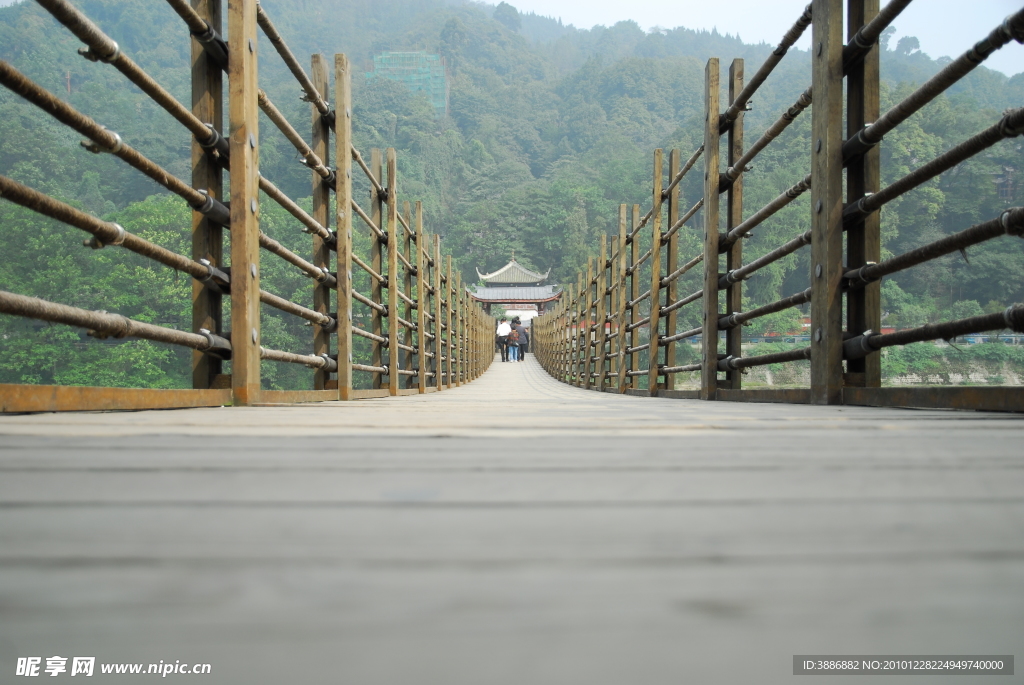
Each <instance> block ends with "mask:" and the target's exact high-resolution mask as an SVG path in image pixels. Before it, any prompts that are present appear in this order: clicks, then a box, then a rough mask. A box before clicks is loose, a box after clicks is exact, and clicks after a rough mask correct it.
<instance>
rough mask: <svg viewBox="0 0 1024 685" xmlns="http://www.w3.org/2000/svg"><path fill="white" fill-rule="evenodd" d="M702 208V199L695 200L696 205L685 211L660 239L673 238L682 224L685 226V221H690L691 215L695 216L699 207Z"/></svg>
mask: <svg viewBox="0 0 1024 685" xmlns="http://www.w3.org/2000/svg"><path fill="white" fill-rule="evenodd" d="M703 206H704V198H701V199H699V200H697V204H695V205H694V206H693V207H690V209H689V210H687V212H686V214H684V215H683V216H681V217H680V218H679V220H678V221H676V222H675V223H674V224H672V227H671V228H670V229H668V230H667V231H665V235H663V236H662V237H661V238H662V240H668V239H669V238H671V237H672V236H674V235H675V234H676V231H678V230H679V229H680V228H682V227H683V224H685V223H686V222H687V221H689V220H690V219H692V218H693V215H694V214H696V213H697V211H698V210H699V209H700V208H701V207H703Z"/></svg>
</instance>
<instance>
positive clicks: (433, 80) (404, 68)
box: [366, 52, 448, 117]
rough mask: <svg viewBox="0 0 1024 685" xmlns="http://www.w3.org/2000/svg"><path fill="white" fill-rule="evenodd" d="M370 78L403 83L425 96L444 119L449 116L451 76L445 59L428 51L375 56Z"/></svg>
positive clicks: (411, 90) (386, 53) (389, 53)
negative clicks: (449, 79) (449, 76)
mask: <svg viewBox="0 0 1024 685" xmlns="http://www.w3.org/2000/svg"><path fill="white" fill-rule="evenodd" d="M366 76H367V78H386V79H391V80H392V81H401V82H402V83H404V84H405V87H406V88H408V89H409V91H410V92H413V93H422V94H423V95H425V96H426V97H427V99H428V100H430V104H431V105H433V106H434V112H435V113H436V114H437V116H439V117H441V116H444V115H446V114H448V74H447V68H446V66H445V61H444V57H440V56H438V55H431V54H430V53H427V52H385V53H382V54H380V55H374V56H373V71H371V72H369V73H367V74H366Z"/></svg>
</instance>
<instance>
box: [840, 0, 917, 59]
mask: <svg viewBox="0 0 1024 685" xmlns="http://www.w3.org/2000/svg"><path fill="white" fill-rule="evenodd" d="M910 2H911V0H892V1H891V2H890V3H889V4H888V5H886V6H885V7H883V8H882V9H881V10H879V11H878V14H876V15H875V18H874V19H872V20H871V21H870V22H868V23H867V24H865V25H864V26H862V27H860V30H858V31H857V33H856V35H854V37H853V38H851V39H850V41H849V44H847V45H845V46H843V72H844V73H846V72H847V71H849V68H850V64H851V63H852V62H854V61H856V60H858V59H860V58H861V57H863V56H864V54H865V53H866V52H867V51H868V50H870V49H871V46H873V45H874V44H875V41H877V40H878V37H879V36H880V35H882V31H884V30H885V29H886V28H887V27H888V26H889V24H891V23H892V22H893V20H894V19H895V18H896V17H898V16H899V14H900V12H902V11H903V10H904V9H906V8H907V5H909V4H910Z"/></svg>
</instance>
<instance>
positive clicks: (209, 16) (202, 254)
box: [192, 0, 230, 389]
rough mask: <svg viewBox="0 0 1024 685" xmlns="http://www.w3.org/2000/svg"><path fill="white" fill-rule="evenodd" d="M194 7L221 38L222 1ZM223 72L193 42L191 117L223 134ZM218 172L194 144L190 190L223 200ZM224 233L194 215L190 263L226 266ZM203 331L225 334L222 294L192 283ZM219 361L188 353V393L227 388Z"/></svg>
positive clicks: (196, 2) (195, 327)
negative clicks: (193, 390)
mask: <svg viewBox="0 0 1024 685" xmlns="http://www.w3.org/2000/svg"><path fill="white" fill-rule="evenodd" d="M192 7H193V9H195V10H196V12H198V13H199V16H201V17H202V18H203V19H205V20H206V23H207V24H209V25H210V26H211V27H212V28H213V29H214V30H216V31H217V32H218V33H221V34H223V29H222V26H221V0H192ZM222 74H223V71H222V70H221V68H220V65H218V64H217V63H216V62H215V61H214V60H213V59H211V58H210V56H209V55H208V53H207V52H206V49H205V48H204V47H203V44H202V43H200V42H199V41H198V40H196V38H195V36H193V37H192V113H193V114H195V115H196V116H197V117H199V119H200V121H203V122H207V123H210V124H211V125H212V126H213V128H214V130H215V131H217V132H218V133H222V132H223V130H224V126H223V122H224V106H223V100H224V98H223V95H222V92H223V77H222ZM222 179H223V176H222V172H221V166H220V164H219V163H218V161H217V158H216V157H215V155H214V154H213V151H212V150H207V149H205V148H203V147H202V146H201V145H200V144H199V141H197V140H195V139H194V138H193V139H192V187H193V188H202V189H205V190H206V192H207V193H209V194H210V197H212V198H214V199H216V200H223V199H224V196H223V181H222ZM223 242H224V238H223V230H222V229H221V227H220V226H219V225H218V224H215V223H214V222H212V221H210V220H209V219H207V218H206V216H205V215H203V214H201V213H199V212H192V259H194V260H195V261H197V262H198V261H199V260H200V259H206V260H208V261H209V262H210V263H211V264H212V265H213V266H217V267H221V266H223V265H224V252H223ZM199 329H206V330H208V331H210V332H212V333H216V334H218V335H220V334H223V332H224V331H223V301H222V293H221V290H220V288H219V287H217V285H216V284H215V283H202V282H201V281H198V280H196V279H192V331H193V332H198V331H199ZM229 383H230V379H229V378H225V377H224V375H223V362H221V360H220V359H218V358H216V357H214V356H211V355H207V354H203V353H202V352H198V351H195V352H193V353H192V387H193V388H196V389H205V388H212V387H227V384H229Z"/></svg>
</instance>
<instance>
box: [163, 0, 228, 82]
mask: <svg viewBox="0 0 1024 685" xmlns="http://www.w3.org/2000/svg"><path fill="white" fill-rule="evenodd" d="M167 3H168V4H169V5H170V6H171V9H173V10H174V11H175V12H177V13H178V16H179V17H181V18H182V19H184V20H185V24H186V25H187V26H188V29H189V32H190V33H191V34H192V37H193V38H195V39H196V40H197V41H199V42H200V43H201V44H202V45H203V47H204V48H205V49H206V52H207V54H209V55H210V56H211V57H212V58H213V61H214V62H216V63H217V64H218V65H219V66H220V68H221V69H227V66H228V46H227V44H226V43H225V42H224V39H223V38H221V36H220V34H219V33H217V32H216V31H215V30H214V29H213V27H212V26H210V25H209V24H208V23H207V22H206V20H205V19H203V18H202V17H200V16H199V13H198V12H196V11H195V10H194V9H192V6H191V5H189V4H188V1H187V0H167Z"/></svg>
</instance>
